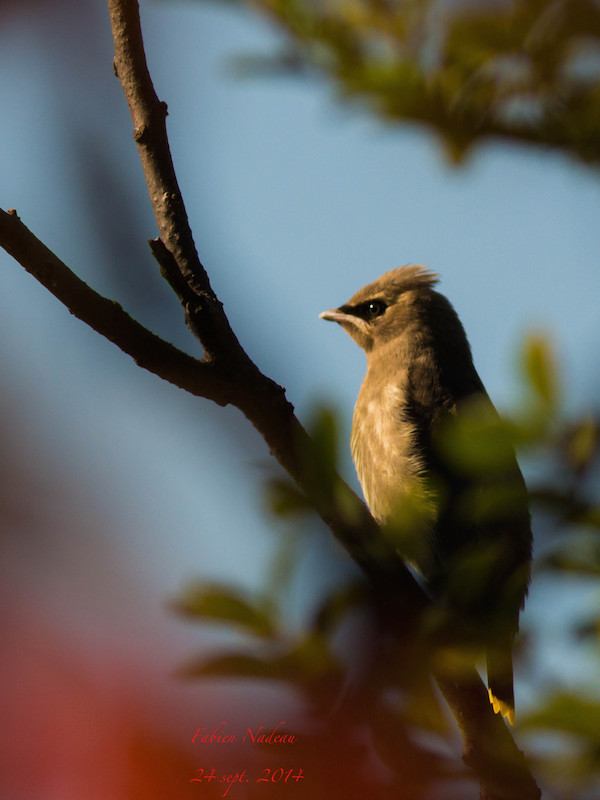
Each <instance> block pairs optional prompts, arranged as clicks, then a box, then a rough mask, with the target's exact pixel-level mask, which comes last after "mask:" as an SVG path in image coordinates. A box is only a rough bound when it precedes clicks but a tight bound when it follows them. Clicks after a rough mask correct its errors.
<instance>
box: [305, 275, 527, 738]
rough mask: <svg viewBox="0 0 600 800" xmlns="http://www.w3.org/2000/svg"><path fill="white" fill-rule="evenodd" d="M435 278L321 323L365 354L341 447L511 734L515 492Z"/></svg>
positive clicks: (509, 460)
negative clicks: (461, 632) (452, 626)
mask: <svg viewBox="0 0 600 800" xmlns="http://www.w3.org/2000/svg"><path fill="white" fill-rule="evenodd" d="M437 280H438V276H437V275H435V274H433V273H431V272H429V271H428V270H427V269H426V268H424V267H422V266H405V267H399V268H398V269H393V270H391V271H390V272H386V273H385V274H384V275H382V276H381V277H380V278H379V279H378V280H376V281H374V282H373V283H370V284H368V285H367V286H365V287H364V288H363V289H360V291H358V292H357V293H356V294H355V295H354V296H353V297H352V298H351V299H350V300H349V301H348V302H347V303H346V304H345V305H343V306H340V308H335V309H331V310H329V311H324V312H323V313H322V314H321V317H322V318H323V319H326V320H332V321H333V322H337V323H339V324H340V325H341V326H342V328H344V330H345V331H346V332H347V333H348V334H349V335H350V336H351V337H352V338H353V339H354V340H355V342H357V344H358V345H359V346H360V347H361V348H362V349H363V350H364V351H365V353H366V356H367V372H366V375H365V378H364V380H363V383H362V386H361V388H360V392H359V395H358V399H357V401H356V407H355V409H354V417H353V422H352V435H351V449H352V457H353V460H354V464H355V467H356V471H357V473H358V478H359V480H360V483H361V486H362V489H363V493H364V495H365V499H366V501H367V504H368V505H369V508H370V510H371V513H372V514H373V516H374V517H375V518H376V519H377V521H378V522H380V523H382V524H383V525H384V529H389V528H391V529H392V530H393V527H394V525H395V524H396V525H397V527H398V528H401V527H402V525H404V527H405V528H406V526H407V520H408V527H409V528H411V531H412V534H414V535H413V536H412V538H411V537H409V539H408V544H407V552H406V553H404V554H403V555H405V557H406V559H407V560H408V561H410V562H412V564H413V566H414V567H415V568H416V570H417V571H418V572H419V573H420V574H421V575H422V577H423V579H424V580H425V582H426V585H427V586H428V587H429V590H430V592H431V594H432V595H433V596H434V598H436V600H437V601H438V602H439V603H441V604H442V605H447V606H449V607H450V608H452V609H453V610H454V611H456V612H458V614H459V616H460V618H461V621H462V620H463V619H464V620H465V621H466V622H467V623H468V624H469V625H471V626H472V628H473V630H475V631H477V634H476V637H475V638H477V641H478V643H479V644H480V646H481V647H482V648H483V649H484V650H485V652H486V661H487V674H488V686H489V697H490V702H491V703H492V705H493V708H494V711H495V712H496V713H498V712H500V713H502V715H503V716H504V717H506V718H508V720H509V722H510V723H511V724H512V723H513V722H514V693H513V668H512V643H513V640H514V637H515V635H516V633H517V630H518V624H519V612H520V610H521V608H522V607H523V604H524V601H525V596H526V594H527V589H528V585H529V578H530V560H531V525H530V516H529V509H528V502H527V492H526V489H525V484H524V481H523V477H522V475H521V472H520V470H519V467H518V465H517V461H516V457H515V455H514V451H513V448H512V445H511V444H510V442H509V441H508V438H507V436H506V435H504V434H503V431H504V429H503V428H502V426H501V424H500V420H499V418H498V416H497V415H496V412H495V410H494V407H493V405H492V403H491V401H490V399H489V397H488V395H487V393H486V391H485V389H484V386H483V384H482V382H481V380H480V378H479V376H478V374H477V372H476V371H475V367H474V366H473V359H472V356H471V349H470V347H469V343H468V341H467V337H466V335H465V332H464V329H463V327H462V325H461V323H460V320H459V319H458V316H457V314H456V312H455V311H454V309H453V308H452V306H451V305H450V303H449V302H448V300H447V299H446V298H445V297H444V296H443V295H441V294H439V293H438V292H436V291H435V290H434V288H433V287H434V285H435V284H436V283H437ZM490 430H492V431H493V433H494V435H493V436H492V437H491V439H490V441H491V443H492V444H493V447H492V446H491V445H490V447H487V448H486V447H485V445H486V442H487V441H488V440H487V439H486V438H485V434H486V432H487V433H488V434H489V432H490ZM480 434H482V435H480ZM488 438H489V437H488ZM482 445H483V450H484V452H483V453H482V452H481V450H482ZM405 539H406V536H405Z"/></svg>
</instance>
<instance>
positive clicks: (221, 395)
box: [0, 209, 231, 406]
mask: <svg viewBox="0 0 600 800" xmlns="http://www.w3.org/2000/svg"><path fill="white" fill-rule="evenodd" d="M0 243H1V245H2V247H3V248H4V250H6V252H7V253H9V254H10V255H11V256H12V257H13V258H14V259H15V260H16V261H18V262H19V264H21V266H22V267H23V268H24V269H25V270H27V272H29V273H30V274H31V275H33V277H34V278H36V279H37V280H38V281H39V282H40V283H41V284H42V286H45V287H46V289H48V291H49V292H51V293H52V294H53V295H54V296H55V297H56V298H57V299H58V300H60V301H61V303H63V304H64V305H65V306H66V307H67V308H68V309H69V311H70V312H71V314H73V315H74V316H75V317H78V319H80V320H82V321H83V322H85V323H86V324H87V325H89V326H90V327H91V328H93V330H95V331H96V332H97V333H99V334H101V335H102V336H104V337H105V338H106V339H108V340H109V341H111V342H113V344H116V345H117V347H119V348H120V349H121V350H123V352H124V353H127V355H129V356H131V357H132V358H133V360H134V361H135V362H136V364H138V365H139V366H140V367H143V368H144V369H147V370H148V371H149V372H153V373H154V374H155V375H158V376H159V377H160V378H163V379H164V380H166V381H169V383H173V384H175V386H179V387H180V388H181V389H185V390H186V391H188V392H191V394H194V395H196V396H197V397H205V398H207V399H208V400H213V401H214V402H215V403H217V404H218V405H220V406H225V405H227V404H228V403H229V402H231V400H230V397H231V387H230V386H229V382H228V381H227V380H224V379H223V376H222V375H221V374H220V373H219V371H218V370H217V369H215V368H214V366H213V365H212V364H211V363H209V362H203V361H199V360H198V359H195V358H193V357H192V356H190V355H188V354H187V353H184V352H182V351H181V350H178V349H177V348H176V347H174V346H173V345H172V344H170V343H169V342H165V341H164V340H163V339H161V338H160V337H159V336H156V334H154V333H151V331H149V330H147V329H146V328H144V326H143V325H140V323H139V322H136V321H135V320H134V319H132V317H130V316H129V315H128V314H127V313H126V312H125V311H124V310H123V309H122V308H121V306H120V305H119V304H118V303H116V302H115V301H114V300H108V299H107V298H106V297H103V296H102V295H100V294H98V292H96V291H94V289H92V288H91V287H89V286H88V285H87V283H85V282H84V281H82V280H81V278H78V277H77V275H75V274H74V273H73V272H72V271H71V270H70V269H69V268H68V267H67V265H66V264H65V263H64V262H63V261H61V260H60V258H58V256H56V255H55V254H54V253H53V252H52V251H51V250H50V249H49V248H48V247H46V245H45V244H44V243H43V242H41V241H40V240H39V239H38V238H37V237H36V236H35V235H34V234H33V233H32V232H31V231H30V230H29V229H28V228H27V227H26V226H25V225H24V224H23V223H22V222H21V220H20V219H19V217H18V215H17V212H16V211H15V210H14V209H9V211H8V212H6V211H3V210H2V209H0Z"/></svg>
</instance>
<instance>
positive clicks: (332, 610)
mask: <svg viewBox="0 0 600 800" xmlns="http://www.w3.org/2000/svg"><path fill="white" fill-rule="evenodd" d="M367 598H368V589H367V587H366V586H365V583H364V581H362V580H360V581H352V583H349V584H347V585H345V586H342V587H341V588H339V589H336V590H334V591H333V592H331V593H330V594H329V595H328V596H327V597H326V598H325V599H324V600H323V602H322V603H321V604H320V605H319V607H318V609H317V611H316V613H315V615H314V617H313V623H312V626H311V627H312V629H313V630H314V631H318V632H319V633H321V634H322V635H324V636H326V635H328V634H330V633H331V632H332V631H333V630H334V629H335V628H336V627H337V626H338V625H339V624H340V623H341V622H343V620H344V619H345V618H346V616H347V615H348V614H349V613H350V612H351V611H353V610H354V609H355V608H356V607H357V606H361V605H364V603H365V602H366V601H367Z"/></svg>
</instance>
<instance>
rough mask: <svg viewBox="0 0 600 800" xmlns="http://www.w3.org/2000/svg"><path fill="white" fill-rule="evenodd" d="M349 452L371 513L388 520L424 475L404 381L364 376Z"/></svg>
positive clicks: (353, 422) (355, 412)
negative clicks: (381, 379)
mask: <svg viewBox="0 0 600 800" xmlns="http://www.w3.org/2000/svg"><path fill="white" fill-rule="evenodd" d="M351 449H352V458H353V460H354V465H355V467H356V472H357V474H358V479H359V481H360V483H361V486H362V489H363V493H364V495H365V499H366V501H367V503H368V505H369V508H370V509H371V513H372V514H373V516H374V517H375V518H376V519H378V520H380V521H385V520H387V519H389V517H390V516H391V515H392V514H393V511H394V508H396V507H397V506H398V504H399V502H401V499H402V497H403V496H405V495H406V493H407V492H409V491H411V490H412V489H413V488H414V486H415V484H416V483H419V482H420V477H421V476H422V473H423V463H422V458H421V456H420V454H419V452H418V448H417V444H416V430H415V427H414V425H413V424H412V423H411V422H410V420H409V419H408V417H407V415H406V394H405V390H404V387H403V384H402V382H398V381H396V382H390V383H383V384H381V382H378V381H376V380H372V379H371V377H370V376H369V373H367V376H366V377H365V380H364V382H363V385H362V387H361V390H360V392H359V395H358V399H357V402H356V407H355V409H354V417H353V421H352V436H351Z"/></svg>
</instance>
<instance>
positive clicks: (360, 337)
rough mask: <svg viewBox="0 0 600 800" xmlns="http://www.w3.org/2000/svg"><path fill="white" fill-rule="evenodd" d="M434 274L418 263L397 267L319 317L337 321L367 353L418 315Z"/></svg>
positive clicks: (432, 284) (429, 291)
mask: <svg viewBox="0 0 600 800" xmlns="http://www.w3.org/2000/svg"><path fill="white" fill-rule="evenodd" d="M437 280H438V276H437V275H435V274H434V273H433V272H429V270H427V269H426V268H425V267H423V266H421V265H410V266H406V267H398V268H397V269H392V270H390V271H389V272H386V273H385V274H384V275H382V276H381V277H380V278H378V279H377V280H376V281H373V283H369V284H367V286H364V287H363V288H362V289H359V291H358V292H356V294H355V295H354V296H353V297H351V298H350V300H349V301H348V302H347V303H345V304H344V305H343V306H340V307H339V308H331V309H329V311H323V313H322V314H320V315H319V316H320V317H321V319H328V320H331V321H332V322H337V323H339V324H340V325H341V326H342V328H343V329H344V330H345V331H346V332H347V333H348V334H349V335H350V336H351V337H352V338H353V339H354V341H355V342H356V343H357V344H358V345H359V346H360V347H362V349H363V350H364V351H365V352H367V353H369V352H370V351H371V350H373V348H374V347H376V346H379V345H381V344H385V343H386V342H389V341H391V340H392V339H394V338H395V337H396V336H398V335H399V334H400V333H401V332H402V330H403V329H404V328H405V327H406V325H407V324H408V323H409V322H410V321H412V320H413V319H415V315H416V314H418V307H419V299H420V298H423V297H425V296H428V295H431V289H432V287H433V286H434V284H436V283H437Z"/></svg>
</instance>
